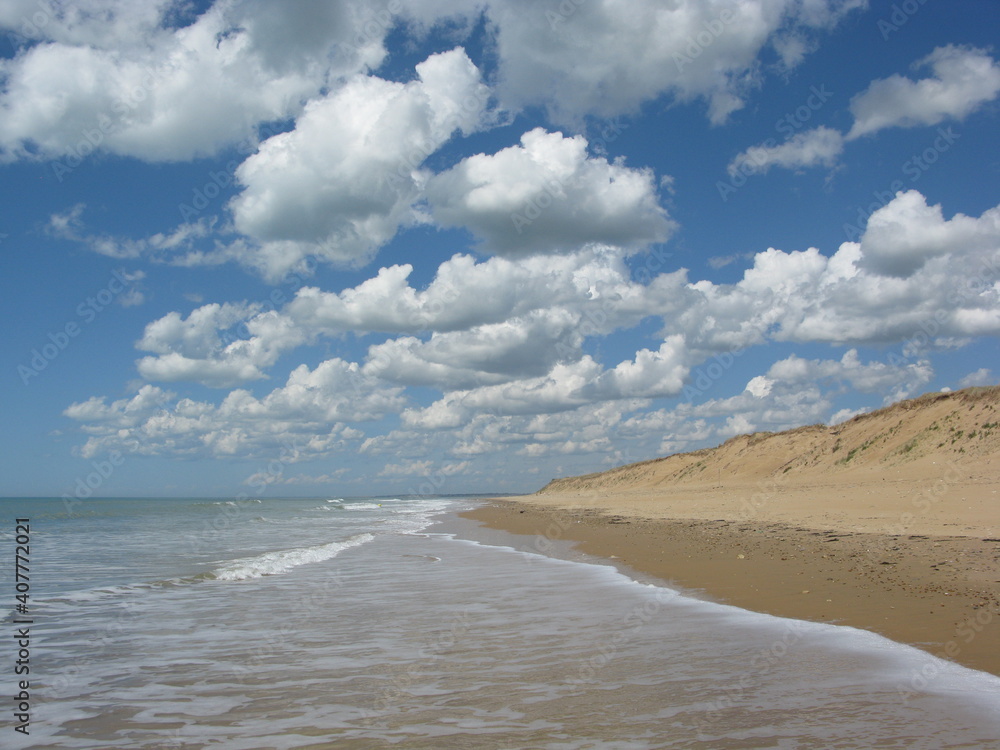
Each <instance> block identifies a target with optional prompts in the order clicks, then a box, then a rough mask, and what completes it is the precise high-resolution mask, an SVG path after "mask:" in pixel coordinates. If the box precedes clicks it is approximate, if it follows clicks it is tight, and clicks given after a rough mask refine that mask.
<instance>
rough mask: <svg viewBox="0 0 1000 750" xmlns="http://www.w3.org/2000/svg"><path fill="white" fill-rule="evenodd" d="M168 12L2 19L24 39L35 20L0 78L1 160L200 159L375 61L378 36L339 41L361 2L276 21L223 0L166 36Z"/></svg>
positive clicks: (57, 8) (160, 6) (114, 5)
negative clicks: (94, 156) (103, 154)
mask: <svg viewBox="0 0 1000 750" xmlns="http://www.w3.org/2000/svg"><path fill="white" fill-rule="evenodd" d="M171 6H173V4H168V3H165V2H155V3H123V2H111V0H107V1H101V0H92V1H91V2H87V3H84V4H80V3H70V4H59V5H54V4H45V5H44V6H40V5H38V4H34V3H32V4H30V6H29V7H28V8H26V9H25V10H24V12H23V13H22V14H20V18H19V17H18V13H17V11H16V10H15V11H13V12H10V13H8V14H6V15H5V16H3V17H0V20H2V21H3V22H5V23H6V24H8V25H10V26H12V27H13V28H14V29H15V30H21V29H22V28H23V23H22V22H21V19H24V18H34V17H35V15H36V14H37V13H41V15H42V16H45V23H43V24H41V25H39V26H36V27H35V32H36V33H34V34H32V35H31V36H32V37H34V38H35V39H37V42H36V43H29V44H27V45H26V46H24V47H22V48H21V49H20V50H19V52H18V54H17V55H16V56H15V57H14V58H13V59H11V60H7V61H4V64H3V66H2V69H0V75H2V83H3V88H2V90H0V113H2V116H3V119H4V123H5V127H4V129H3V135H2V136H0V158H5V159H8V160H9V159H17V158H45V159H52V158H60V157H67V158H66V164H65V165H64V166H67V167H69V168H72V167H73V166H75V165H76V163H78V162H77V161H76V160H77V159H79V158H84V157H86V156H87V155H89V154H90V153H92V152H94V151H107V152H109V153H114V154H120V155H126V156H134V157H137V158H140V159H146V160H151V161H171V160H178V159H189V158H192V157H197V156H204V155H210V154H213V153H215V152H216V151H217V150H218V149H219V148H221V147H222V146H224V145H227V144H232V143H235V142H237V141H239V140H240V139H247V138H253V137H254V134H255V128H256V126H257V125H258V124H260V123H264V122H269V121H276V120H281V119H284V118H287V117H289V116H291V115H294V114H295V113H296V112H297V111H298V110H299V109H300V108H301V106H302V104H303V103H304V102H305V101H306V100H307V99H308V98H310V97H312V96H314V95H316V94H317V93H318V92H319V91H320V90H321V89H322V87H323V86H325V85H327V84H328V83H330V82H331V81H332V80H333V79H334V78H335V77H337V76H344V75H348V74H352V73H355V72H357V71H360V70H363V69H365V68H367V67H372V66H375V65H378V64H379V63H380V62H381V60H382V59H383V57H384V56H385V49H384V47H383V46H382V36H384V33H383V35H376V36H375V37H372V38H370V39H368V40H367V42H366V43H365V44H364V45H363V46H361V47H355V46H354V45H352V44H349V43H348V42H349V40H350V39H351V37H352V36H353V33H354V29H355V28H357V27H358V26H360V24H361V23H362V21H363V19H364V18H365V17H367V15H368V14H369V13H371V12H372V10H371V8H372V6H371V4H370V3H362V2H345V3H336V4H332V5H331V4H327V3H302V4H298V5H297V6H296V7H295V9H294V11H291V10H289V9H287V8H283V9H282V11H281V12H277V11H276V10H275V9H274V6H273V5H271V4H269V3H263V2H258V1H252V2H235V3H234V2H220V3H217V4H216V5H214V6H212V7H211V8H209V9H208V10H207V11H206V12H205V13H204V14H203V15H201V16H199V17H198V18H196V19H193V22H190V23H187V22H186V21H187V19H184V21H182V22H181V23H179V24H177V25H176V27H174V26H173V23H172V22H173V21H176V20H178V19H175V18H170V19H168V18H166V17H165V14H166V12H167V9H168V8H171ZM40 8H42V10H41V11H40V10H39V9H40ZM168 22H170V23H168Z"/></svg>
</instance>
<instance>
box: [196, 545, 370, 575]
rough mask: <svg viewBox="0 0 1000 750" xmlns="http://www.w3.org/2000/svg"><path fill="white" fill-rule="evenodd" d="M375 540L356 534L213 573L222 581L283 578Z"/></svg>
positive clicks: (252, 559)
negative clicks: (299, 567)
mask: <svg viewBox="0 0 1000 750" xmlns="http://www.w3.org/2000/svg"><path fill="white" fill-rule="evenodd" d="M374 538H375V536H374V535H372V534H367V533H365V534H355V535H354V536H352V537H350V538H348V539H345V540H344V541H342V542H329V543H328V544H320V545H317V546H315V547H295V548H292V549H284V550H275V551H274V552H265V553H264V554H262V555H257V556H256V557H247V558H244V559H242V560H233V561H232V562H231V563H229V564H228V565H225V566H223V567H221V568H216V569H215V570H213V571H212V572H211V574H210V577H211V578H214V579H216V580H219V581H245V580H248V579H251V578H261V577H263V576H273V575H280V574H281V573H287V572H288V571H289V570H291V569H292V568H297V567H298V566H300V565H308V564H309V563H316V562H323V561H324V560H329V559H330V558H331V557H336V556H337V555H339V554H340V553H341V552H343V551H344V550H345V549H350V548H351V547H357V546H359V545H361V544H364V543H365V542H370V541H372V540H373V539H374Z"/></svg>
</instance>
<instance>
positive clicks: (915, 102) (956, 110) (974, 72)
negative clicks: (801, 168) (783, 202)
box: [847, 45, 1000, 139]
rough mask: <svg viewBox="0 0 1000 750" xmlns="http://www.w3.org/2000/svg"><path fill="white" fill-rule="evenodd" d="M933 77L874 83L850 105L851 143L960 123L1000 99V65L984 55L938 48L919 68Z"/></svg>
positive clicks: (897, 77)
mask: <svg viewBox="0 0 1000 750" xmlns="http://www.w3.org/2000/svg"><path fill="white" fill-rule="evenodd" d="M928 66H929V67H930V68H931V70H932V71H933V74H934V75H933V76H932V77H930V78H922V79H920V80H917V81H913V80H911V79H909V78H905V77H903V76H900V75H893V76H890V77H889V78H883V79H880V80H877V81H873V82H872V83H871V85H870V86H869V87H868V88H867V89H866V90H865V91H863V92H861V93H860V94H858V95H857V96H855V97H854V98H853V99H851V112H852V114H853V115H854V125H853V127H852V128H851V130H850V132H849V133H848V134H847V138H848V139H852V138H857V137H859V136H862V135H867V134H869V133H874V132H876V131H878V130H882V129H884V128H890V127H912V126H915V125H935V124H937V123H939V122H941V121H943V120H945V119H949V118H954V119H958V120H961V119H963V118H964V117H966V116H967V115H969V114H971V113H972V112H974V111H975V110H976V109H978V108H979V107H980V106H981V105H982V104H984V103H985V102H988V101H991V100H992V99H995V98H996V96H997V94H998V93H1000V65H998V64H997V62H996V61H995V60H993V59H992V58H991V57H990V56H989V55H988V54H986V52H985V50H981V49H976V48H971V47H960V46H955V45H948V46H946V47H938V48H937V49H935V50H934V51H933V52H932V53H931V54H930V55H928V56H927V57H925V58H924V59H922V60H919V61H918V62H917V63H916V64H915V66H914V67H916V68H918V69H919V68H923V67H928Z"/></svg>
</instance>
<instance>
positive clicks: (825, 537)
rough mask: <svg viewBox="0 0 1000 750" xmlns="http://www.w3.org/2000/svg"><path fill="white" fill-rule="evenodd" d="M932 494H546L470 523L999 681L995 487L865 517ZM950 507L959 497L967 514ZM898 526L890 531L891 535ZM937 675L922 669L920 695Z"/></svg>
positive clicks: (486, 511)
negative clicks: (572, 545) (864, 633)
mask: <svg viewBox="0 0 1000 750" xmlns="http://www.w3.org/2000/svg"><path fill="white" fill-rule="evenodd" d="M926 486H927V485H926V483H925V482H921V481H920V480H919V479H913V480H911V481H901V482H897V483H896V485H895V487H894V491H891V492H890V491H887V489H886V485H885V484H883V483H882V482H881V481H880V482H879V483H877V484H876V483H874V482H872V483H871V484H870V485H866V484H858V483H854V484H852V485H851V486H850V487H849V488H845V487H837V486H834V487H832V488H826V490H825V491H824V490H821V489H819V488H817V487H815V486H812V487H809V488H805V489H803V488H801V487H794V486H782V487H771V488H769V489H768V493H767V495H766V499H767V503H766V504H763V503H761V504H759V505H758V506H756V507H755V505H754V501H753V500H752V498H754V497H755V496H754V495H753V494H752V493H751V492H750V490H751V489H752V488H744V489H745V490H746V491H745V492H743V493H740V492H735V491H733V490H732V488H730V489H729V490H723V488H721V487H705V488H688V489H686V490H685V491H684V492H683V493H680V494H679V495H677V496H671V495H667V494H666V493H664V492H662V491H661V492H659V493H655V494H651V493H649V492H643V493H627V492H621V493H615V492H608V491H595V492H589V493H573V494H554V493H544V494H538V495H529V496H522V497H516V498H506V499H499V500H496V501H492V502H490V503H489V504H487V505H484V506H483V507H481V508H478V509H476V510H473V511H470V512H469V513H467V514H464V515H465V516H466V517H467V518H471V519H474V520H476V521H479V522H480V523H483V524H485V525H486V526H488V527H491V528H497V529H503V530H505V531H508V532H512V533H516V534H528V535H537V536H538V544H536V546H538V547H539V548H540V549H541V548H543V543H544V541H545V539H563V540H569V541H573V542H577V543H578V545H577V546H578V548H579V549H580V550H581V551H583V552H586V553H588V554H593V555H598V556H602V557H605V558H609V559H612V560H613V561H614V562H615V563H616V564H620V565H624V566H626V567H628V568H631V569H633V570H635V571H639V572H641V573H644V574H646V575H651V576H655V577H657V578H659V579H662V580H664V581H666V582H668V583H673V584H676V585H679V586H681V587H684V588H686V589H693V590H695V591H697V592H699V594H701V595H703V596H704V597H705V598H708V599H712V600H715V601H720V602H724V603H727V604H733V605H736V606H738V607H742V608H745V609H750V610H755V611H758V612H766V613H769V614H774V615H779V616H784V617H794V618H798V619H805V620H813V621H817V622H829V623H835V624H840V625H850V626H854V627H857V628H863V629H865V630H871V631H874V632H876V633H880V634H882V635H884V636H887V637H889V638H891V639H893V640H895V641H899V642H903V643H908V644H912V645H914V646H917V647H919V648H922V649H924V650H926V651H928V652H929V653H932V654H934V655H936V656H940V657H942V658H945V659H949V660H951V661H956V662H958V663H960V664H963V665H965V666H968V667H972V668H974V669H979V670H983V671H986V672H990V673H992V674H995V675H1000V534H998V533H997V532H998V528H997V525H996V520H997V519H996V518H994V517H993V516H994V515H996V513H995V510H994V509H995V506H997V502H996V500H995V498H996V497H997V496H996V494H995V490H994V489H993V488H994V487H995V486H996V485H995V484H993V483H991V482H990V483H986V482H983V481H979V482H974V483H971V484H968V485H967V486H966V485H965V484H964V483H952V484H951V485H949V487H948V493H947V496H946V497H945V498H944V501H942V502H937V500H938V499H939V498H935V500H936V502H935V504H934V507H933V508H931V509H929V511H928V512H927V513H923V514H914V515H913V517H908V516H901V515H900V513H899V511H898V509H896V508H893V509H892V510H891V511H889V512H886V513H882V514H879V513H874V514H873V513H872V512H871V510H870V509H869V510H864V509H867V508H869V506H870V505H871V503H869V502H868V501H867V498H869V497H870V496H871V495H873V494H875V495H878V496H879V497H880V498H886V497H892V496H896V495H899V496H900V497H904V498H913V497H918V496H920V493H921V492H924V491H925V489H926ZM738 496H739V497H740V498H741V499H740V500H739V501H737V499H736V498H737V497H738ZM805 498H808V503H807V504H806V505H803V502H804V499H805ZM845 498H846V499H845ZM949 498H956V499H958V498H960V502H961V504H962V505H961V508H962V509H964V512H960V509H959V508H958V507H957V506H956V507H954V508H952V507H950V506H951V505H953V503H952V502H950V501H949ZM838 500H839V502H838ZM862 500H863V502H862ZM877 504H879V505H882V503H881V502H880V503H877ZM890 505H891V503H890ZM901 507H904V508H905V507H907V506H901ZM819 508H822V509H823V512H819V511H818V510H817V509H819ZM981 508H988V509H989V513H987V514H986V516H985V517H984V516H983V515H982V514H981V513H978V514H975V515H976V516H977V517H978V522H977V521H976V520H975V519H974V518H973V516H972V515H970V514H971V512H972V511H973V510H980V509H981ZM930 511H933V512H930ZM904 512H905V510H904ZM892 519H895V520H896V522H897V523H896V524H895V525H893V524H892V523H888V524H887V521H892ZM949 519H951V520H949ZM955 519H958V520H955ZM933 673H934V669H933V663H932V662H930V661H929V665H928V669H927V670H926V672H925V674H924V675H919V674H915V675H914V679H913V684H914V687H920V685H922V684H923V683H924V682H925V681H926V680H927V679H933Z"/></svg>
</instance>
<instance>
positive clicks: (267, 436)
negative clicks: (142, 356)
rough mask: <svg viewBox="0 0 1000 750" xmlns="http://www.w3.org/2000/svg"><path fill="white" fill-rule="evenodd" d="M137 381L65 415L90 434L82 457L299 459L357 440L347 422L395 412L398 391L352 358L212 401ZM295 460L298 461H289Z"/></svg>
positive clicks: (74, 406) (399, 400)
mask: <svg viewBox="0 0 1000 750" xmlns="http://www.w3.org/2000/svg"><path fill="white" fill-rule="evenodd" d="M174 399H175V396H174V394H172V393H169V392H166V391H163V390H162V389H160V388H157V387H156V386H151V385H145V386H143V387H142V388H141V389H140V390H139V391H138V393H137V394H136V395H135V396H133V397H132V398H130V399H119V400H117V401H113V402H111V403H110V404H108V403H106V400H105V399H103V398H91V399H88V400H87V401H84V402H80V403H75V404H72V405H71V406H69V407H68V408H67V409H66V411H65V414H66V416H67V417H70V418H71V419H74V420H77V421H80V422H82V423H84V429H85V431H86V432H88V433H90V435H91V437H90V438H89V439H88V440H87V442H86V443H85V444H84V446H83V448H82V449H81V455H83V456H84V457H90V456H93V455H97V454H98V453H100V452H102V451H106V450H111V449H125V450H128V451H130V452H133V453H140V454H143V455H164V454H169V455H209V456H216V457H240V458H247V457H260V456H267V455H273V454H274V453H275V452H276V451H277V450H278V448H280V447H286V448H288V446H291V448H292V449H294V453H295V456H296V457H298V458H301V459H304V458H309V457H313V456H318V455H328V454H329V453H331V452H333V451H335V450H338V449H342V448H344V447H345V446H346V445H347V444H348V441H353V440H357V439H359V438H361V437H362V436H363V435H362V433H361V432H360V431H358V430H357V429H355V428H353V427H350V426H349V424H347V423H351V422H366V421H370V420H374V419H379V418H381V417H382V416H384V415H385V414H387V413H395V412H398V411H400V410H401V409H402V408H403V406H404V404H405V399H404V398H403V396H402V395H401V389H399V388H395V387H392V386H387V385H386V384H384V383H380V382H378V381H376V380H374V379H373V378H370V377H367V376H365V375H364V374H362V373H361V372H360V368H359V367H358V366H357V365H356V364H353V363H348V362H345V361H343V360H341V359H329V360H326V361H324V362H321V363H320V364H319V365H317V366H316V367H315V368H314V369H309V367H307V366H306V365H300V366H299V367H296V368H295V369H294V370H293V371H292V372H291V374H290V375H289V376H288V380H287V382H286V383H285V385H284V386H282V387H280V388H275V389H274V390H272V391H271V392H270V393H268V394H267V395H265V396H264V397H263V398H257V397H255V396H254V395H253V394H251V393H250V392H249V391H246V390H243V389H237V390H234V391H231V392H230V393H229V394H228V395H227V396H226V397H225V398H224V399H223V400H222V402H221V403H220V404H218V405H214V404H211V403H208V402H205V401H194V400H192V399H189V398H183V399H180V400H177V401H175V400H174ZM296 460H298V459H296Z"/></svg>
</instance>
